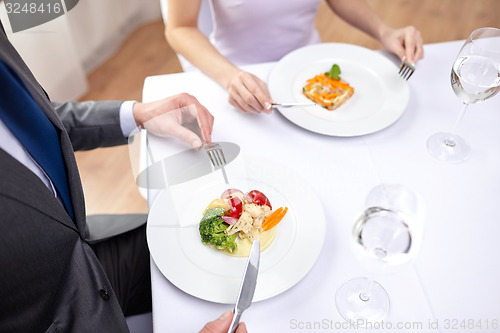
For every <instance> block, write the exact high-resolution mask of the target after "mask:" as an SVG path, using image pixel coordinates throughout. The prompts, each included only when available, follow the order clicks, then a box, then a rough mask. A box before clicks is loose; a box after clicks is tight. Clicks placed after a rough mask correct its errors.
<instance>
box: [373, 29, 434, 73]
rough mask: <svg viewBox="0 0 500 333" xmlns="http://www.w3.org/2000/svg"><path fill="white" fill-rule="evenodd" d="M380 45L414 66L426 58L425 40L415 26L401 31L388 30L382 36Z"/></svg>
mask: <svg viewBox="0 0 500 333" xmlns="http://www.w3.org/2000/svg"><path fill="white" fill-rule="evenodd" d="M380 43H382V45H383V46H384V48H385V49H386V50H388V51H391V52H393V53H395V54H396V55H397V56H398V57H399V58H400V59H401V60H402V61H404V60H405V59H406V60H408V61H409V62H410V63H412V64H416V63H417V61H419V60H420V59H422V58H423V57H424V49H423V43H424V42H423V40H422V36H421V35H420V31H418V30H417V29H415V27H413V26H407V27H405V28H401V29H392V28H389V29H387V30H386V31H385V32H384V33H383V34H382V35H381V36H380Z"/></svg>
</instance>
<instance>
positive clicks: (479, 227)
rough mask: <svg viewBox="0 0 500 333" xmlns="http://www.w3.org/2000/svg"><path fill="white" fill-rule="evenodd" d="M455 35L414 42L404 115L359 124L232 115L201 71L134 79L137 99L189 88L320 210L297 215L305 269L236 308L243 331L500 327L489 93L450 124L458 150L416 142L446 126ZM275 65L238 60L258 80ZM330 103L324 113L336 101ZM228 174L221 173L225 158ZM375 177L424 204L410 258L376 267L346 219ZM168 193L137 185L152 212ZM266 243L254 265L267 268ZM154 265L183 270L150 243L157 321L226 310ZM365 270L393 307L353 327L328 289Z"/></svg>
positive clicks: (450, 115)
mask: <svg viewBox="0 0 500 333" xmlns="http://www.w3.org/2000/svg"><path fill="white" fill-rule="evenodd" d="M463 42H464V41H462V40H458V41H447V42H440V43H432V44H425V45H424V58H423V59H422V60H420V61H418V63H417V64H416V66H415V72H414V74H413V75H412V76H411V77H410V78H409V80H408V81H404V80H402V83H401V84H403V85H407V87H408V92H409V96H408V99H407V103H405V106H404V108H403V109H404V110H403V111H404V112H402V113H401V115H400V116H399V117H398V119H397V120H395V121H394V122H392V123H391V124H388V125H387V126H386V127H384V128H381V129H379V130H377V131H373V132H372V133H367V134H362V135H334V134H324V133H317V132H315V131H314V130H310V129H305V128H303V127H302V126H300V125H298V124H296V123H294V122H291V121H290V120H289V119H288V117H286V112H289V113H293V112H303V111H301V110H300V109H297V108H287V109H279V110H278V109H276V108H275V109H273V112H272V113H270V114H264V113H262V114H253V113H245V112H241V111H239V110H237V109H236V108H235V107H233V106H231V105H230V104H229V102H228V93H227V91H226V90H225V89H224V88H223V87H221V86H220V85H218V84H217V83H216V82H215V81H213V80H212V79H211V78H209V77H208V76H206V75H205V74H203V73H202V72H200V71H191V72H183V73H174V74H166V75H155V76H149V77H147V78H146V79H145V82H144V89H143V102H150V101H155V100H158V99H161V98H164V97H167V96H172V95H175V94H179V93H188V94H191V95H193V96H195V97H196V98H197V99H198V101H199V102H200V103H201V104H203V105H204V106H205V107H206V108H207V109H208V110H209V111H210V112H211V113H212V114H213V116H214V125H213V131H212V141H214V142H230V143H234V144H236V145H237V146H238V147H239V153H238V154H239V156H242V157H245V158H246V159H250V160H251V159H254V158H255V159H258V160H259V161H270V163H276V165H281V166H283V170H286V171H283V172H284V173H285V174H286V175H287V176H288V177H290V180H289V181H290V183H292V185H294V184H295V185H296V184H307V189H305V190H304V192H303V195H304V198H303V200H304V202H307V201H308V200H313V199H314V200H315V202H317V203H319V206H314V209H315V210H317V212H315V213H314V214H311V218H314V219H317V220H321V221H316V220H315V221H310V220H308V218H307V216H306V217H305V218H301V220H300V221H298V223H300V226H301V228H307V226H308V224H309V225H311V226H315V227H316V226H318V225H319V226H320V227H319V229H320V230H319V232H318V233H317V234H319V235H320V236H318V237H317V244H315V245H314V246H316V248H318V249H319V250H318V251H316V252H314V253H313V254H311V255H312V258H306V256H307V249H306V250H304V252H305V253H304V258H301V257H299V259H297V260H296V262H295V263H294V265H295V266H296V267H297V269H299V268H300V267H302V265H306V266H307V271H306V272H305V273H304V274H303V276H300V278H296V279H295V280H294V281H293V283H288V284H289V285H287V286H286V287H285V288H281V289H279V292H275V293H272V292H271V293H269V294H268V295H264V296H263V297H260V299H256V300H254V302H253V304H252V305H251V306H250V308H248V309H247V310H246V311H245V312H244V313H243V316H242V319H241V320H242V321H244V322H245V323H246V326H247V329H248V331H249V332H265V333H267V332H328V331H332V332H351V331H366V332H380V331H392V332H448V331H449V332H500V300H499V297H500V260H499V259H498V258H497V257H496V255H497V254H500V241H499V237H500V210H499V207H500V98H499V97H498V96H496V97H493V98H491V99H489V100H487V101H485V102H482V103H477V104H473V105H470V106H469V109H468V111H467V113H466V114H465V116H464V117H463V120H462V121H461V122H460V124H459V126H458V128H457V131H458V133H459V134H460V135H461V136H462V137H463V138H464V139H465V140H466V141H467V142H468V143H469V145H470V147H471V155H470V158H469V159H468V160H466V161H465V162H462V163H446V162H443V161H440V160H437V159H436V158H434V157H433V156H431V155H430V154H429V152H428V150H427V148H426V141H427V139H428V138H429V137H430V136H431V135H432V134H434V133H436V132H439V131H447V130H450V129H451V128H452V127H453V125H454V123H455V121H456V119H457V117H458V115H459V111H460V109H461V108H462V102H461V101H460V99H459V98H458V97H457V96H456V95H455V93H454V91H453V89H452V87H451V84H450V73H451V68H452V65H453V63H454V60H455V58H456V55H457V54H458V52H459V50H460V48H461V46H462V44H463ZM371 52H375V53H377V54H379V55H382V56H384V57H386V58H387V59H388V60H390V61H391V62H392V64H393V65H394V66H393V67H394V71H395V72H397V71H398V70H399V61H398V60H397V59H395V57H393V56H391V55H390V54H388V53H386V52H385V51H371ZM278 64H279V62H269V63H259V64H252V65H246V66H242V67H241V68H242V69H244V70H245V71H248V72H250V73H252V74H254V75H256V76H257V77H259V78H261V79H262V80H263V81H265V82H268V80H269V77H270V75H271V74H272V73H273V69H274V68H275V66H277V65H278ZM373 70H374V71H376V70H377V68H376V67H375V68H373ZM403 81H404V82H403ZM373 89H377V87H376V86H374V87H373ZM355 93H356V92H355ZM271 97H273V96H271ZM277 102H283V103H285V102H294V101H277ZM341 108H342V107H341ZM341 108H339V109H338V110H335V111H332V112H342V110H341ZM146 149H147V151H148V153H147V155H146V157H145V158H146V159H147V160H149V161H150V162H151V161H154V160H161V159H162V158H165V157H168V156H173V155H175V154H177V153H179V152H182V151H184V150H187V149H189V147H187V145H185V144H183V143H181V142H179V141H176V140H175V139H173V138H161V137H156V136H154V135H150V134H148V135H147V148H146ZM263 163H264V164H265V162H263ZM273 165H274V164H273ZM226 171H227V173H228V177H229V178H230V179H231V169H230V168H229V166H228V168H227V170H226ZM218 172H219V170H215V171H214V174H216V173H218ZM257 174H258V172H257ZM295 177H296V178H295ZM297 179H300V181H298V180H297ZM221 181H223V180H222V178H221ZM379 184H402V185H404V186H406V187H408V188H411V189H412V190H413V191H414V192H416V193H418V194H419V196H420V198H421V200H422V202H423V206H424V207H425V215H424V218H423V219H422V241H421V244H420V248H419V251H418V253H417V255H416V256H415V257H414V258H413V260H412V261H411V262H410V263H408V264H405V265H401V267H398V268H397V269H394V270H387V271H383V270H381V271H373V270H372V268H370V267H368V266H366V265H363V264H362V263H361V262H360V261H359V258H358V257H357V256H356V254H355V252H354V251H353V247H352V243H353V239H352V238H353V236H352V229H353V224H354V222H355V220H356V218H357V217H358V216H359V214H360V212H361V210H362V209H363V207H364V201H365V198H366V196H367V194H368V192H369V191H370V189H372V188H374V187H375V186H377V185H379ZM292 185H291V186H292ZM242 190H243V189H242ZM246 190H250V188H249V189H246ZM165 191H169V185H168V181H167V184H166V185H165V186H164V188H158V187H154V186H153V187H152V188H148V189H147V193H148V202H149V207H150V209H151V213H152V210H153V209H155V205H161V203H158V202H157V201H158V200H160V199H159V198H161V193H162V192H165ZM285 196H286V193H285ZM306 196H309V197H306ZM312 197H314V198H313V199H311V198H312ZM207 204H208V203H207ZM318 207H319V208H318ZM290 209H293V207H290ZM199 215H200V216H201V212H200V213H199ZM301 216H302V217H303V216H304V215H301ZM313 222H314V223H313ZM148 223H155V221H149V222H148ZM301 230H302V229H301ZM300 236H301V235H300V233H299V234H297V235H296V237H299V238H300ZM318 244H319V246H318ZM314 246H313V247H314ZM209 250H212V249H209ZM264 253H265V252H264ZM264 253H263V257H262V259H261V264H264V265H265V260H266V257H265V256H264ZM163 255H165V256H168V255H169V253H168V252H166V253H163ZM302 260H303V261H304V263H303V262H302ZM179 265H182V263H179ZM179 267H180V266H179ZM164 269H167V270H176V269H180V268H178V267H177V266H175V267H167V268H162V267H159V265H158V264H157V262H156V261H155V255H154V253H153V255H152V259H151V282H152V296H153V328H154V331H155V332H175V333H179V332H198V331H199V330H201V328H202V327H203V326H204V325H205V323H207V322H209V321H212V320H215V319H216V318H218V316H220V315H221V313H223V312H224V311H225V310H232V309H233V307H234V302H235V301H236V299H234V301H227V302H226V301H224V302H220V301H217V299H216V300H215V301H213V300H210V299H204V297H199V296H198V295H196V294H194V295H193V293H190V292H187V291H185V289H184V288H180V287H178V283H177V282H175V283H173V282H172V281H170V280H169V278H167V277H166V276H165V274H164ZM288 269H290V268H288ZM241 273H242V272H241ZM235 274H236V275H238V274H240V273H239V272H236V273H235ZM259 274H261V273H259ZM262 274H265V272H262ZM365 276H366V277H371V278H374V279H375V280H376V281H377V282H378V283H379V284H380V285H382V286H383V287H384V289H385V290H386V291H387V293H388V295H389V299H390V309H389V312H388V315H387V317H386V318H385V319H384V320H383V321H377V322H366V323H364V325H360V326H356V325H354V324H353V323H349V322H347V321H346V320H345V319H344V318H343V317H342V316H341V315H340V314H339V312H338V310H337V307H336V292H337V290H338V288H339V287H340V286H341V285H342V284H343V283H344V282H345V281H348V280H350V279H352V278H356V277H365ZM221 278H222V277H221ZM274 278H275V279H274V280H272V279H271V281H272V282H273V283H276V284H279V283H281V282H283V283H287V281H286V277H283V276H279V274H276V276H275V277H274ZM185 279H186V280H193V281H196V282H193V283H199V284H200V286H199V288H200V289H203V288H206V289H210V288H211V285H210V282H206V285H205V282H203V281H198V280H196V276H194V277H193V276H186V277H185ZM282 280H283V281H282ZM288 282H289V281H288ZM257 287H258V288H259V286H257Z"/></svg>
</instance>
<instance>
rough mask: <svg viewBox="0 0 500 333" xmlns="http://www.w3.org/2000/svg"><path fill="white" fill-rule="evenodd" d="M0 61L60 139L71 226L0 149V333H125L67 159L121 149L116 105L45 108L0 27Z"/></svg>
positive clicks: (49, 198) (28, 173) (39, 90)
mask: <svg viewBox="0 0 500 333" xmlns="http://www.w3.org/2000/svg"><path fill="white" fill-rule="evenodd" d="M0 59H1V60H2V61H4V62H5V63H6V64H7V65H9V66H10V67H11V68H13V69H14V70H15V71H16V72H17V73H18V74H19V76H20V77H21V79H22V80H23V81H24V83H25V85H26V87H27V88H28V89H29V90H30V92H31V94H32V95H33V97H34V99H35V101H36V102H37V103H38V105H39V106H40V108H41V109H42V110H43V111H44V112H45V113H46V115H47V117H48V118H49V119H50V120H51V121H52V123H53V124H54V126H55V127H56V129H57V131H58V133H59V135H60V143H61V147H62V152H63V157H64V161H65V163H66V166H67V170H68V177H69V185H70V192H71V199H72V203H73V210H74V213H75V221H72V220H71V219H70V218H69V216H68V214H67V213H66V211H65V210H64V208H63V206H62V205H61V204H60V203H59V202H58V201H57V199H56V198H55V197H54V196H53V195H52V193H51V192H50V190H49V189H48V188H47V187H46V186H45V185H44V184H43V183H42V182H41V180H40V179H39V178H38V177H37V176H35V175H34V174H33V173H32V172H31V171H29V170H28V169H27V168H26V167H24V165H22V164H21V163H19V162H18V161H17V160H16V159H14V158H12V157H11V156H10V155H9V154H7V153H6V152H5V151H3V150H2V149H0V332H16V333H20V332H23V333H24V332H92V333H96V332H105V333H110V332H128V328H127V324H126V321H125V318H124V316H123V314H122V311H121V309H120V306H119V304H118V301H117V299H116V297H115V295H114V293H113V290H112V289H111V285H110V283H109V282H108V279H107V277H106V274H105V273H104V271H103V270H102V267H101V265H100V263H99V261H98V259H97V258H96V257H95V255H94V253H93V251H92V250H91V248H90V247H89V244H88V238H89V234H88V228H87V225H86V221H85V206H84V198H83V191H82V185H81V183H80V176H79V174H78V169H77V166H76V162H75V157H74V153H73V149H75V150H78V149H92V148H95V147H102V146H111V145H116V144H124V143H126V139H125V138H124V137H123V134H122V132H121V129H120V125H119V106H120V102H99V103H94V102H89V103H66V104H54V103H51V102H50V101H49V99H48V97H47V95H46V93H45V92H44V90H43V89H42V88H41V87H40V85H39V84H38V83H37V81H36V79H35V78H34V77H33V75H32V74H31V72H30V71H29V69H28V68H27V66H26V65H25V64H24V62H23V60H22V59H21V57H20V56H19V55H18V54H17V52H16V51H15V49H14V48H13V47H12V45H11V44H10V43H9V41H8V40H7V38H6V35H5V33H4V32H3V29H0ZM12 112H15V110H12ZM56 113H57V114H59V117H60V118H59V117H58V115H57V114H56Z"/></svg>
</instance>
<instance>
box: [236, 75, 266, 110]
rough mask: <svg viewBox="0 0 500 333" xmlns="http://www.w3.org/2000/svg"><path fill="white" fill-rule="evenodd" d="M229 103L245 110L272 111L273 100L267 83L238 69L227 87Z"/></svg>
mask: <svg viewBox="0 0 500 333" xmlns="http://www.w3.org/2000/svg"><path fill="white" fill-rule="evenodd" d="M226 89H227V91H228V93H229V97H228V101H229V104H231V105H232V106H234V107H236V108H238V109H239V110H241V111H243V112H251V113H261V112H265V113H271V112H272V106H271V103H272V100H271V96H270V95H269V91H268V90H267V85H266V83H265V82H264V81H262V80H261V79H259V78H258V77H257V76H255V75H253V74H251V73H248V72H245V71H242V70H238V71H237V72H236V74H235V75H234V76H233V78H232V79H231V80H230V81H229V83H228V85H227V87H226Z"/></svg>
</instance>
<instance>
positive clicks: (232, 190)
mask: <svg viewBox="0 0 500 333" xmlns="http://www.w3.org/2000/svg"><path fill="white" fill-rule="evenodd" d="M243 196H244V194H243V192H241V191H240V190H238V189H235V188H230V189H228V190H225V191H224V192H223V193H222V194H221V196H220V198H221V199H229V198H232V197H241V198H243Z"/></svg>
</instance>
